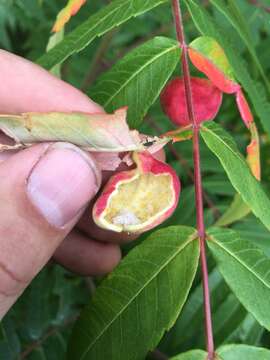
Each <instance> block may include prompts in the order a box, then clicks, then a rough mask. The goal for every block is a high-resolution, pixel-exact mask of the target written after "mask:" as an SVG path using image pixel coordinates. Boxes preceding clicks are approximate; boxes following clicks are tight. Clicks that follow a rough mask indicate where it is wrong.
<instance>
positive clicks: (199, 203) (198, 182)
mask: <svg viewBox="0 0 270 360" xmlns="http://www.w3.org/2000/svg"><path fill="white" fill-rule="evenodd" d="M172 7H173V14H174V19H175V28H176V33H177V39H178V41H179V43H180V46H181V49H182V57H181V63H182V72H183V77H184V84H185V95H186V104H187V111H188V116H189V119H191V121H192V124H193V162H194V185H195V196H196V212H197V229H198V235H199V238H200V255H201V256H200V257H201V267H202V282H203V295H204V313H205V331H206V345H207V352H208V360H214V357H215V350H214V339H213V329H212V316H211V304H210V292H209V280H208V269H207V259H206V246H205V243H206V241H205V225H204V214H203V190H202V178H201V164H200V142H199V130H200V127H199V125H198V124H197V121H196V117H195V112H194V106H193V101H192V91H191V78H190V71H189V62H188V49H187V45H186V42H185V34H184V27H183V21H182V13H181V8H180V4H179V0H172Z"/></svg>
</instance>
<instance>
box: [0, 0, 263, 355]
mask: <svg viewBox="0 0 270 360" xmlns="http://www.w3.org/2000/svg"><path fill="white" fill-rule="evenodd" d="M107 3H108V1H106V0H103V1H102V0H89V1H87V4H86V5H85V6H83V7H82V9H81V10H80V12H79V13H78V14H77V15H76V16H75V17H74V18H73V19H72V20H71V21H70V23H69V24H68V25H67V26H66V32H67V33H68V32H70V31H72V30H73V29H74V28H76V26H77V25H78V24H80V23H81V22H83V21H84V20H86V19H87V18H88V17H89V16H90V15H91V14H94V13H95V12H96V11H97V10H98V9H101V8H102V7H104V6H105V5H107ZM223 3H226V2H224V1H200V6H201V8H203V9H204V10H205V11H207V13H208V14H209V16H210V18H209V19H210V20H211V23H212V25H213V27H214V28H215V29H216V31H219V32H220V36H221V37H222V39H223V40H224V44H222V45H223V46H224V48H226V45H228V46H229V47H230V51H231V52H232V53H233V54H234V55H235V58H237V59H238V60H239V61H240V62H239V63H237V64H236V66H238V68H239V69H240V70H239V72H241V69H242V76H243V78H244V81H245V82H246V83H247V84H248V85H249V89H250V91H249V93H248V95H249V99H251V98H250V96H251V95H252V92H253V95H254V98H253V99H251V103H252V106H253V110H254V113H255V114H257V115H256V121H257V124H258V126H259V130H260V133H261V141H262V148H261V150H262V156H261V160H262V170H263V174H262V178H263V184H264V186H265V189H266V191H268V192H269V180H270V158H269V151H270V144H269V138H268V137H267V136H266V135H265V129H267V128H268V129H269V128H270V116H268V115H269V114H270V112H269V113H268V111H269V110H268V105H267V101H266V98H268V99H269V98H270V93H269V90H267V89H266V87H265V81H264V80H263V79H262V76H261V73H260V69H259V68H258V66H257V63H256V59H257V57H258V59H259V61H260V63H261V65H262V69H263V72H264V74H265V75H266V78H268V79H270V61H269V59H270V1H266V0H265V1H262V0H261V1H247V0H237V1H235V3H236V4H237V7H238V9H239V11H240V14H241V21H242V20H244V22H242V23H241V21H240V22H238V24H240V25H241V31H240V32H239V31H238V30H239V29H237V28H236V27H235V26H233V23H232V21H233V17H229V16H228V13H226V12H224V11H223V10H224V9H222V6H220V4H221V5H222V4H223ZM64 5H65V1H64V0H58V1H52V0H24V1H22V0H1V2H0V34H1V35H0V47H1V48H3V49H6V50H8V51H11V52H13V53H15V54H18V55H20V56H23V57H26V58H28V59H30V60H32V61H36V60H37V59H38V58H39V57H40V56H41V55H43V54H44V52H45V49H46V46H47V43H48V39H49V36H50V29H51V28H52V25H53V23H54V21H55V18H56V15H57V13H58V12H59V10H60V9H61V8H62V7H63V6H64ZM230 10H231V9H230ZM229 14H233V12H232V11H231V13H230V12H229ZM234 14H235V13H234ZM235 16H236V15H235ZM184 20H185V25H186V29H185V30H186V35H187V40H190V41H191V40H192V39H194V38H195V37H197V36H199V34H200V33H199V30H202V31H204V30H205V29H204V27H205V26H206V27H207V26H208V25H207V24H205V23H201V24H200V23H199V24H198V21H199V19H196V17H195V20H196V21H195V23H196V25H197V26H195V24H194V21H193V20H194V19H192V17H191V16H190V13H189V12H188V10H187V8H186V7H184ZM238 20H239V19H238ZM198 25H199V26H198ZM198 28H199V29H198ZM243 34H244V36H243ZM160 35H162V36H168V37H172V38H174V37H175V35H174V28H173V25H172V16H171V9H170V4H169V2H168V3H166V2H165V3H164V4H163V5H161V6H158V7H157V8H154V9H153V10H151V11H149V12H147V13H145V14H143V15H141V16H139V17H136V18H134V19H131V20H129V21H128V22H126V23H124V24H123V25H121V26H120V27H118V28H115V29H113V30H112V31H110V32H108V33H107V34H105V35H104V36H103V37H100V38H97V39H96V40H95V41H93V42H92V43H91V44H90V45H89V46H87V47H86V48H85V49H84V50H83V51H81V52H80V53H77V54H74V55H73V56H71V57H69V58H68V59H67V60H66V61H65V62H64V64H63V66H62V78H63V79H64V80H66V81H68V82H70V83H71V84H73V85H74V86H76V87H78V88H81V89H82V90H83V91H86V92H87V93H88V94H91V89H92V86H93V85H94V83H95V80H96V79H97V78H98V77H99V75H100V74H101V73H103V72H104V71H105V70H107V69H109V68H111V67H112V65H113V64H115V63H116V62H117V61H118V60H119V59H120V58H122V57H123V56H124V55H125V54H127V53H128V52H130V51H131V50H133V49H134V48H135V47H137V46H140V45H141V44H142V43H144V42H146V41H148V40H149V39H151V38H153V37H154V36H160ZM254 54H257V55H256V59H255V58H254ZM244 68H247V69H248V73H249V75H250V79H249V75H248V78H247V77H246V75H245V74H244V70H243V69H244ZM179 71H180V70H179V67H177V68H176V71H175V74H179ZM192 72H193V74H197V75H198V73H197V72H196V70H195V69H194V68H192ZM251 79H252V80H251ZM241 81H242V80H241ZM249 82H251V85H250V84H249ZM2 86H4V84H2ZM145 91H147V89H145ZM262 92H264V93H265V97H266V98H264V95H262ZM254 99H255V101H252V100H254ZM256 101H257V104H256ZM256 105H257V109H254V107H255V106H256ZM259 113H260V114H259ZM258 115H260V116H258ZM259 117H260V119H261V120H262V121H261V122H260V121H259ZM217 121H218V122H219V124H221V125H222V126H223V127H224V128H226V129H227V130H229V131H230V133H231V134H233V137H234V139H235V140H236V142H237V145H238V147H239V149H240V150H242V151H243V152H244V151H245V147H246V145H247V144H248V133H247V131H246V129H245V127H244V125H243V123H242V122H241V120H240V118H239V114H238V111H237V109H236V107H235V103H234V100H233V98H232V97H230V96H227V95H225V96H224V101H223V105H222V108H221V110H220V112H219V115H218V117H217ZM171 128H172V125H171V124H170V122H169V120H168V119H167V118H166V116H165V115H164V114H163V113H162V112H161V109H160V105H159V101H158V100H157V101H155V103H154V105H153V106H152V107H151V109H150V111H149V113H148V114H147V116H146V117H145V121H144V122H143V124H142V125H141V126H140V130H141V131H142V132H145V133H148V134H159V133H164V132H165V131H168V130H170V129H171ZM167 159H168V162H169V163H170V164H171V165H172V166H173V167H174V168H175V169H176V170H177V172H178V174H179V176H180V177H181V182H182V188H183V191H182V194H181V200H180V203H179V207H178V209H177V211H176V212H175V214H174V215H173V217H172V218H171V219H169V220H168V221H167V222H166V223H165V224H164V225H162V227H165V226H168V225H176V224H182V225H190V226H195V222H196V219H195V203H194V201H193V199H194V189H193V175H192V173H193V172H192V147H191V143H190V142H184V143H179V144H176V145H174V146H169V147H168V149H167ZM202 169H203V184H204V191H205V196H204V199H205V207H206V210H205V219H206V224H207V226H209V225H211V224H213V223H214V222H215V220H216V219H217V218H218V217H219V216H220V214H221V213H222V212H223V211H224V209H225V208H227V206H228V205H229V204H230V203H231V201H232V199H233V196H234V194H235V190H234V189H233V187H232V185H231V184H230V182H229V180H228V179H227V177H226V175H225V174H224V170H223V168H222V167H221V165H220V163H219V162H218V160H217V159H216V158H215V157H214V156H213V155H212V153H210V151H209V150H208V149H207V148H206V146H205V145H204V144H203V143H202ZM231 227H232V228H234V229H237V231H239V233H240V234H241V235H243V236H244V237H245V239H247V240H249V241H251V242H254V243H256V245H257V246H259V247H261V248H262V249H263V251H264V252H265V253H266V254H267V255H269V256H270V236H269V233H268V231H267V230H266V228H265V227H264V226H263V225H262V224H261V223H260V222H259V220H257V219H256V218H255V217H254V216H253V215H251V214H250V215H248V216H247V217H245V218H244V219H242V220H241V221H239V222H237V223H235V224H233V225H232V226H231ZM144 236H145V235H144ZM144 236H143V237H142V238H144ZM139 241H140V240H139ZM130 248H131V246H129V247H126V248H124V249H123V252H124V253H127V252H128V251H129V250H130ZM209 264H210V265H209V267H210V271H211V273H210V286H211V294H212V308H213V323H214V335H215V341H216V345H217V346H220V345H223V344H227V343H232V342H237V343H245V344H249V345H254V346H264V347H266V348H269V347H270V336H269V332H268V331H266V330H265V329H264V328H263V327H262V326H261V325H260V324H259V323H258V322H257V320H255V318H254V317H253V316H252V315H251V314H250V313H248V312H247V310H246V309H245V308H244V307H243V305H242V304H241V303H240V302H239V301H238V299H237V298H236V296H235V295H234V294H233V293H232V292H231V290H230V289H229V287H228V286H227V285H226V283H225V282H224V280H223V278H222V277H221V275H220V273H219V272H218V270H217V268H216V266H215V263H214V260H213V259H212V258H210V257H209ZM99 281H100V279H89V278H86V279H85V278H80V277H77V276H76V275H74V274H71V273H69V272H68V271H66V270H64V269H62V268H61V267H59V266H58V265H56V264H53V263H50V264H48V266H47V267H46V268H45V269H44V270H43V271H42V272H41V273H40V274H39V275H38V276H37V277H36V279H35V280H34V281H33V283H32V284H31V286H30V287H29V288H28V289H27V290H26V291H25V293H24V294H23V296H22V297H21V298H20V300H19V301H18V302H17V304H16V305H15V306H14V307H13V308H12V310H11V311H10V312H9V314H8V315H7V316H6V317H5V319H4V321H3V323H2V328H1V331H0V358H1V359H3V360H13V359H28V360H39V359H42V360H44V359H48V360H54V359H55V360H56V359H57V360H61V359H64V358H65V352H66V348H67V339H68V337H69V335H70V332H71V327H72V324H73V323H74V322H75V320H76V318H77V316H78V314H79V312H80V310H81V309H82V307H83V306H84V305H85V304H87V303H88V301H89V297H91V296H92V294H93V293H94V291H95V287H96V285H97V284H98V283H99ZM132 326H133V324H132V323H130V327H131V330H130V331H132ZM203 328H204V324H203V299H202V290H201V282H200V274H199V273H198V274H197V275H196V278H195V281H194V283H193V285H192V289H191V292H190V294H189V297H188V300H187V302H186V304H185V306H184V308H183V311H182V313H181V316H180V317H179V319H178V320H177V322H176V324H175V326H174V327H173V328H172V329H171V330H170V331H169V333H167V334H166V335H165V336H164V337H163V339H162V341H161V343H160V344H159V346H158V349H159V350H158V351H155V352H153V353H152V354H149V359H150V358H156V359H162V356H163V355H162V354H161V353H160V352H162V353H164V354H166V355H167V356H172V355H175V354H178V353H180V352H183V351H186V350H189V349H194V348H201V349H203V348H204V346H205V345H204V341H205V340H204V331H203Z"/></svg>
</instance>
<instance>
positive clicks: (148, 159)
mask: <svg viewBox="0 0 270 360" xmlns="http://www.w3.org/2000/svg"><path fill="white" fill-rule="evenodd" d="M133 158H134V162H135V163H136V164H137V168H136V169H133V170H129V171H124V172H120V173H118V174H116V175H114V176H112V177H111V178H110V180H109V181H108V183H107V185H106V186H105V188H104V190H103V191H102V193H101V195H100V196H99V198H98V199H97V201H96V203H95V205H94V207H93V219H94V221H95V223H96V224H97V225H98V226H100V227H101V228H104V229H107V230H111V231H115V232H128V233H138V234H139V233H142V232H145V231H147V230H150V229H152V228H154V227H155V226H157V225H159V224H161V223H162V222H163V221H165V220H166V219H167V218H168V217H169V216H171V215H172V213H173V212H174V210H175V209H176V206H177V204H178V200H179V196H180V188H181V185H180V181H179V178H178V176H177V174H176V172H175V171H174V170H173V169H172V168H171V167H170V166H169V165H168V164H166V163H163V162H161V161H159V160H156V159H155V158H154V157H152V155H151V154H149V153H148V152H146V151H144V152H136V153H134V155H133Z"/></svg>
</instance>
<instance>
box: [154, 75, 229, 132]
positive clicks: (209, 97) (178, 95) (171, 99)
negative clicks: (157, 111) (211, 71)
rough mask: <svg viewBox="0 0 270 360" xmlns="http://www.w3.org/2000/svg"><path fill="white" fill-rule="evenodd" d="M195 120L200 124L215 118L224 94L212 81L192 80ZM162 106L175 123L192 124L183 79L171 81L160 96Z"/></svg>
mask: <svg viewBox="0 0 270 360" xmlns="http://www.w3.org/2000/svg"><path fill="white" fill-rule="evenodd" d="M191 88H192V96H193V104H194V110H195V118H196V121H197V122H198V123H201V122H202V121H207V120H212V119H214V118H215V116H216V114H217V112H218V110H219V108H220V105H221V102H222V92H221V91H220V90H219V89H218V88H217V87H216V86H214V85H213V84H212V83H211V81H209V80H207V79H201V78H195V77H193V78H191ZM160 101H161V106H162V108H163V111H164V112H165V114H166V115H167V116H168V117H169V118H170V119H171V120H172V122H173V123H175V124H176V125H178V126H179V125H180V126H186V125H189V124H190V123H191V121H190V119H189V117H188V113H187V106H186V97H185V86H184V80H183V79H182V78H175V79H173V80H171V81H170V82H169V83H168V85H167V86H166V87H165V89H164V90H163V92H162V93H161V96H160Z"/></svg>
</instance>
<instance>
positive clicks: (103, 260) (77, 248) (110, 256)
mask: <svg viewBox="0 0 270 360" xmlns="http://www.w3.org/2000/svg"><path fill="white" fill-rule="evenodd" d="M54 260H55V261H57V262H58V263H59V264H61V265H62V266H64V267H65V268H67V269H69V270H71V271H73V272H75V273H77V274H80V275H84V276H93V275H105V274H108V273H110V272H111V271H112V270H113V269H114V268H115V267H116V266H117V265H118V263H119V262H120V260H121V250H120V247H119V246H118V245H115V244H109V243H102V242H98V241H95V240H92V239H89V238H87V237H86V236H84V235H83V234H80V233H79V232H78V231H75V230H74V231H73V232H72V233H71V234H69V235H68V236H67V238H66V239H65V240H64V241H63V242H62V243H61V245H60V246H59V247H58V249H57V250H56V252H55V254H54Z"/></svg>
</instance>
